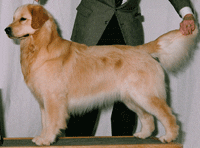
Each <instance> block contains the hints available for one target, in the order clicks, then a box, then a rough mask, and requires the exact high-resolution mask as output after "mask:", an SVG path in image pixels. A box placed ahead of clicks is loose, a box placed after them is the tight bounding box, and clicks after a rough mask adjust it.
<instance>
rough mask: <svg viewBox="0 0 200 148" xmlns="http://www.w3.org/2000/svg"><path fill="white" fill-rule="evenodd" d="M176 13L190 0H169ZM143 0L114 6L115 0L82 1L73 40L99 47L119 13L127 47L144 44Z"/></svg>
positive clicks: (133, 0)
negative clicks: (106, 29) (140, 16)
mask: <svg viewBox="0 0 200 148" xmlns="http://www.w3.org/2000/svg"><path fill="white" fill-rule="evenodd" d="M169 1H170V2H171V3H172V5H173V6H174V8H175V9H176V11H177V12H179V11H180V9H181V8H183V7H185V6H189V7H191V5H190V1H189V0H169ZM139 3H140V0H128V1H127V2H126V3H124V4H123V5H121V6H120V7H117V8H116V7H115V0H82V1H81V3H80V4H79V6H78V7H77V16H76V20H75V23H74V28H73V32H72V37H71V40H72V41H75V42H78V43H84V44H86V45H88V46H90V45H96V44H97V43H98V41H99V39H100V37H101V35H102V34H103V32H104V30H105V28H106V26H107V25H108V23H109V21H110V19H111V18H112V16H113V15H114V14H116V16H117V19H118V22H119V26H120V28H121V32H122V34H123V37H124V40H125V43H126V44H127V45H133V46H135V45H138V44H143V40H141V38H143V28H142V23H141V21H140V20H139V19H138V18H139V15H138V11H139Z"/></svg>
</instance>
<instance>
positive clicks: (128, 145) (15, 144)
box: [1, 136, 183, 148]
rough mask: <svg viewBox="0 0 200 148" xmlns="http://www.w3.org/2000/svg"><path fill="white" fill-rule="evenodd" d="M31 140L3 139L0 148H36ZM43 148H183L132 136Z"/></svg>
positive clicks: (73, 141) (66, 141)
mask: <svg viewBox="0 0 200 148" xmlns="http://www.w3.org/2000/svg"><path fill="white" fill-rule="evenodd" d="M31 140H32V138H4V141H3V145H2V146H1V147H2V148H36V147H38V146H36V145H35V144H34V143H32V141H31ZM41 147H45V148H183V146H182V145H181V144H177V143H168V144H163V143H161V142H160V141H159V140H158V139H156V138H147V139H145V140H143V139H138V138H136V137H132V136H130V137H129V136H126V137H73V138H71V137H70V138H68V137H65V138H59V139H58V140H57V142H56V143H54V144H52V145H51V146H41Z"/></svg>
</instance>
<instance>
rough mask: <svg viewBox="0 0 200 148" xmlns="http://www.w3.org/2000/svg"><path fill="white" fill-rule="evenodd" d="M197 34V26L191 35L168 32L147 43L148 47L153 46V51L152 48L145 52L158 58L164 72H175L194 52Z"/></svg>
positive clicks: (176, 31) (175, 31)
mask: <svg viewBox="0 0 200 148" xmlns="http://www.w3.org/2000/svg"><path fill="white" fill-rule="evenodd" d="M197 34H198V27H197V26H196V29H195V30H194V32H193V33H192V34H191V35H182V33H181V32H180V31H179V30H174V31H170V32H168V33H166V34H164V35H162V36H160V37H159V38H157V39H156V40H155V41H153V42H150V43H148V44H150V45H149V46H151V44H153V47H154V49H153V50H152V48H146V50H148V52H149V53H150V54H151V55H152V56H153V57H155V58H158V59H159V61H160V63H161V65H162V66H163V67H164V68H165V69H166V70H168V71H172V72H176V71H177V70H178V69H179V68H180V67H182V66H183V65H184V64H185V62H186V61H188V60H187V59H189V58H190V55H191V53H192V51H194V49H195V46H196V42H197V41H196V38H197ZM149 49H150V50H149Z"/></svg>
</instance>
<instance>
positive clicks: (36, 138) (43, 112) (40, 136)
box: [32, 107, 46, 145]
mask: <svg viewBox="0 0 200 148" xmlns="http://www.w3.org/2000/svg"><path fill="white" fill-rule="evenodd" d="M40 110H41V117H42V131H41V134H40V135H39V136H36V137H35V138H33V140H32V141H33V142H34V143H36V144H37V145H41V144H40V143H42V141H41V139H43V137H45V133H46V123H45V110H44V108H43V107H40Z"/></svg>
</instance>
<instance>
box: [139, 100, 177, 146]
mask: <svg viewBox="0 0 200 148" xmlns="http://www.w3.org/2000/svg"><path fill="white" fill-rule="evenodd" d="M144 102H145V103H144ZM139 105H140V106H141V107H142V108H143V109H145V110H146V111H147V112H149V113H150V114H152V115H154V116H156V118H157V119H158V120H160V122H161V123H162V124H163V126H164V127H165V132H166V134H165V135H164V136H161V137H160V138H159V139H160V141H162V142H171V141H173V140H175V139H176V137H177V136H178V129H179V127H178V125H177V124H176V118H175V116H174V115H173V114H172V111H171V108H170V107H169V106H168V105H167V103H166V101H165V99H160V98H158V97H151V98H148V97H146V98H143V101H142V102H139Z"/></svg>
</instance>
